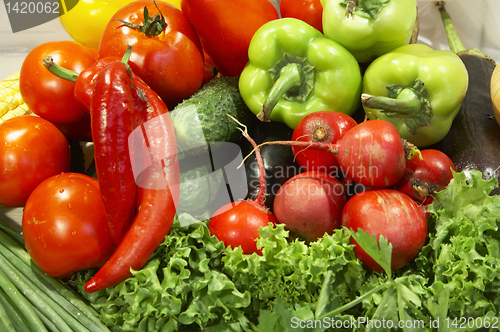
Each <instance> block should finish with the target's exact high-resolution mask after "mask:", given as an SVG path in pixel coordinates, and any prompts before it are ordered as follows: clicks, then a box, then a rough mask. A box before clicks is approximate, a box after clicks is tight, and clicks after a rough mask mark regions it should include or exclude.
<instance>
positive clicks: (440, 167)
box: [394, 149, 457, 204]
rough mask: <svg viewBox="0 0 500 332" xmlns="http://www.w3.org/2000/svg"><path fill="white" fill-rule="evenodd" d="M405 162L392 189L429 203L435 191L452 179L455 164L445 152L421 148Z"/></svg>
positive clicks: (455, 169) (417, 200)
mask: <svg viewBox="0 0 500 332" xmlns="http://www.w3.org/2000/svg"><path fill="white" fill-rule="evenodd" d="M420 153H421V154H422V158H420V155H419V154H418V153H417V154H414V155H413V156H412V157H411V159H410V160H408V161H407V162H406V172H405V174H404V175H403V178H402V179H401V180H400V181H399V182H398V183H396V184H395V185H394V189H397V190H399V191H401V192H404V193H405V194H407V195H408V196H410V197H411V198H413V199H414V200H415V201H416V202H419V203H423V204H430V203H432V202H433V201H434V196H435V195H436V192H438V191H440V190H443V189H445V188H446V186H448V183H450V181H451V179H453V173H452V170H453V171H455V172H456V171H457V168H456V167H455V164H454V163H453V161H452V160H451V159H450V157H448V156H447V155H446V154H445V153H443V152H441V151H439V150H435V149H425V150H421V151H420Z"/></svg>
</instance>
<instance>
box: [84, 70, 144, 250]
mask: <svg viewBox="0 0 500 332" xmlns="http://www.w3.org/2000/svg"><path fill="white" fill-rule="evenodd" d="M124 72H125V73H126V74H127V75H124V74H123V73H124ZM130 85H131V79H130V77H129V75H128V73H127V69H126V65H125V64H124V63H122V62H119V61H114V62H112V63H109V64H108V65H107V66H105V67H104V68H103V69H102V70H101V71H100V72H99V74H98V75H97V78H96V83H95V89H94V93H93V96H92V103H91V107H90V118H91V128H92V141H93V142H94V161H95V165H96V173H97V179H98V180H99V188H100V190H101V194H102V198H103V202H104V208H105V211H106V217H107V220H108V224H109V230H110V232H111V236H112V238H113V241H114V242H115V244H116V245H119V244H120V242H121V241H122V238H123V236H124V235H125V232H126V231H127V229H128V227H129V226H130V224H131V222H132V220H133V218H134V216H135V213H136V201H137V200H136V199H137V188H136V184H135V179H134V174H133V172H132V166H131V161H130V155H129V150H128V137H129V136H130V134H131V133H132V131H133V130H134V123H133V118H132V114H133V112H134V103H133V101H132V96H131V94H130Z"/></svg>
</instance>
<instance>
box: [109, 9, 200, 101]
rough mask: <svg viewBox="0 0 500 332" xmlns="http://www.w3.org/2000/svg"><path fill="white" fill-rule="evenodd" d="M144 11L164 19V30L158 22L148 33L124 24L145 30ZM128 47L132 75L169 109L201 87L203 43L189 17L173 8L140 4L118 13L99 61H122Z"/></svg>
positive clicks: (110, 27)
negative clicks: (140, 80) (145, 9)
mask: <svg viewBox="0 0 500 332" xmlns="http://www.w3.org/2000/svg"><path fill="white" fill-rule="evenodd" d="M144 7H147V10H148V12H149V17H153V16H154V15H158V18H160V17H161V16H160V15H163V17H164V18H165V23H166V24H165V26H164V27H162V26H161V24H160V23H158V22H157V24H158V25H157V27H156V28H154V29H153V28H150V29H148V31H149V32H147V33H146V32H141V31H140V29H139V28H134V27H129V26H127V25H126V24H125V23H123V22H122V21H124V22H127V23H131V24H135V25H137V26H143V25H144ZM118 19H119V20H122V21H119V20H118ZM155 31H157V32H158V33H159V34H158V33H156V32H155ZM128 45H130V46H132V54H131V55H130V60H129V62H128V63H129V64H130V67H131V68H132V71H133V72H134V73H135V74H137V75H138V76H139V77H140V78H142V79H143V80H144V81H145V82H146V83H147V84H148V85H149V86H150V87H151V88H152V89H153V90H154V91H155V92H156V93H157V94H158V95H160V97H161V99H162V100H163V101H164V102H165V104H166V105H167V106H168V107H169V108H173V107H174V106H175V105H176V104H177V103H179V102H181V101H182V100H183V99H187V98H189V97H190V96H191V95H192V94H193V93H195V92H196V91H198V89H199V88H200V87H201V84H202V81H203V72H204V67H205V64H204V59H203V49H202V47H201V43H200V39H199V38H198V35H197V33H196V31H195V29H194V28H193V26H192V25H191V23H189V21H188V19H187V18H186V16H184V14H183V13H182V12H181V11H180V10H179V9H178V8H176V7H174V6H173V5H171V4H169V3H167V2H163V1H157V2H156V5H155V4H154V2H153V1H152V0H141V1H135V2H132V3H130V4H128V5H126V6H125V7H123V8H121V9H120V10H118V12H116V13H115V15H114V16H113V17H112V19H111V21H110V22H109V23H108V25H107V26H106V29H105V30H104V34H103V36H102V39H101V43H100V45H99V58H100V59H102V58H105V57H109V56H117V57H119V58H121V57H122V56H123V54H124V53H125V50H126V49H127V46H128Z"/></svg>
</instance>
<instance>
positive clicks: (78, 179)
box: [22, 173, 115, 278]
mask: <svg viewBox="0 0 500 332" xmlns="http://www.w3.org/2000/svg"><path fill="white" fill-rule="evenodd" d="M22 230H23V238H24V241H25V245H26V249H27V250H28V253H29V254H30V256H31V258H32V259H33V261H34V262H35V264H36V265H37V266H38V267H39V268H40V269H42V271H44V272H45V273H47V274H48V275H51V276H53V277H56V278H64V277H67V276H69V275H70V274H72V273H74V272H77V271H80V270H83V269H87V268H94V267H100V266H101V265H102V264H104V263H105V262H106V260H107V259H108V258H109V257H110V256H111V254H112V253H113V251H114V250H115V246H114V243H113V240H112V239H111V234H110V233H109V229H108V222H107V220H106V213H105V211H104V203H103V201H102V196H101V192H100V190H99V184H98V182H97V180H96V179H94V178H92V177H90V176H87V175H84V174H79V173H62V174H59V175H56V176H53V177H50V178H48V179H46V180H45V181H43V182H42V183H41V184H40V185H39V186H38V187H36V189H35V190H34V191H33V193H32V194H31V195H30V197H29V199H28V201H27V202H26V207H25V208H24V212H23V220H22Z"/></svg>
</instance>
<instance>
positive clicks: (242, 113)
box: [170, 76, 256, 158]
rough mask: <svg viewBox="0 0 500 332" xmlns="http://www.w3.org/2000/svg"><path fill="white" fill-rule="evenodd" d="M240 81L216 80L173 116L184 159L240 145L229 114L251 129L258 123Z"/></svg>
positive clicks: (182, 104) (204, 86)
mask: <svg viewBox="0 0 500 332" xmlns="http://www.w3.org/2000/svg"><path fill="white" fill-rule="evenodd" d="M238 80H239V77H227V76H223V77H216V78H214V79H212V80H211V81H209V82H208V83H206V84H205V85H203V86H202V87H201V89H200V90H199V91H198V92H196V93H195V94H194V95H193V96H191V97H190V98H189V99H186V100H184V101H183V102H181V103H180V104H178V105H177V106H176V107H175V108H174V109H173V110H172V111H171V112H170V115H171V118H172V122H173V124H174V128H175V133H176V139H177V144H178V146H179V154H180V157H181V158H182V156H183V155H200V154H203V153H207V151H209V149H213V148H214V147H217V146H221V144H217V143H223V142H230V143H236V142H237V141H239V140H240V139H241V138H242V134H241V131H240V130H239V129H238V127H239V125H238V124H237V123H236V122H235V121H234V120H232V119H231V118H230V117H228V116H227V115H226V114H229V115H231V116H233V117H234V118H236V119H237V120H238V121H240V122H241V123H243V124H245V125H247V126H250V125H251V124H252V123H253V122H254V121H256V117H255V115H254V114H253V113H252V112H251V111H250V110H249V109H248V107H247V105H246V104H245V102H244V101H243V98H241V95H240V91H239V88H238Z"/></svg>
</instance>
